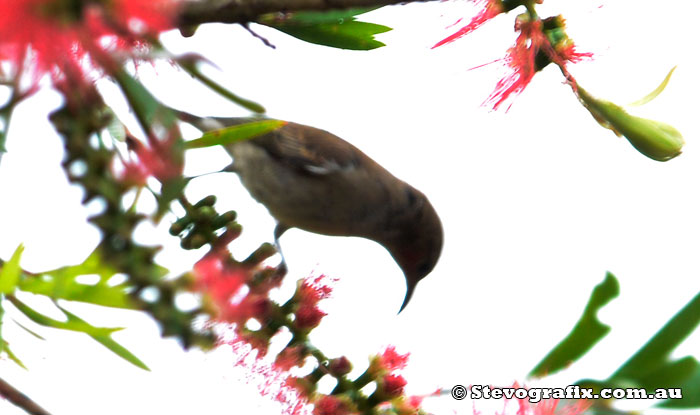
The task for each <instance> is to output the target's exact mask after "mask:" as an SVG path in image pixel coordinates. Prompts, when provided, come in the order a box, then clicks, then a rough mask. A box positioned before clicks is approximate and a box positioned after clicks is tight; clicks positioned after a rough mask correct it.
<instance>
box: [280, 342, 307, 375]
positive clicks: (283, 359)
mask: <svg viewBox="0 0 700 415" xmlns="http://www.w3.org/2000/svg"><path fill="white" fill-rule="evenodd" d="M308 355H309V351H308V349H307V348H306V347H305V346H304V345H297V346H291V347H289V346H288V347H285V348H284V349H283V350H282V351H281V352H280V353H279V354H278V355H277V357H276V358H275V367H277V368H279V369H280V370H283V371H289V369H291V368H293V367H295V366H302V365H303V364H304V359H306V356H308Z"/></svg>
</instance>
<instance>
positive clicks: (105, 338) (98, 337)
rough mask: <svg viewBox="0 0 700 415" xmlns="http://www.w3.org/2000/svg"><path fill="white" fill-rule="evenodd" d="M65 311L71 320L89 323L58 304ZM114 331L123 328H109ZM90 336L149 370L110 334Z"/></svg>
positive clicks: (137, 365)
mask: <svg viewBox="0 0 700 415" xmlns="http://www.w3.org/2000/svg"><path fill="white" fill-rule="evenodd" d="M56 307H58V308H59V309H60V310H61V311H63V313H64V314H65V315H66V317H67V318H68V321H69V322H75V323H77V324H85V325H89V324H88V323H87V322H85V321H84V320H83V319H81V318H80V317H78V316H76V315H75V314H73V313H71V312H70V311H68V310H66V309H64V308H63V307H61V306H59V305H58V304H57V305H56ZM109 330H113V331H117V330H121V328H117V329H109ZM88 334H89V335H90V337H92V338H93V339H95V340H96V341H98V342H99V343H101V344H102V345H103V346H104V347H106V348H108V349H109V350H111V351H112V352H113V353H115V354H116V355H117V356H119V357H121V358H122V359H124V360H126V361H127V362H129V363H131V364H133V365H134V366H136V367H139V368H141V369H143V370H149V371H150V369H149V368H148V366H146V364H145V363H143V362H142V361H141V360H140V359H139V358H138V357H136V356H135V355H134V354H133V353H131V352H130V351H129V350H128V349H126V348H125V347H124V346H122V345H121V344H119V343H117V342H116V341H115V340H114V339H113V338H112V337H110V334H111V332H110V333H109V334H90V333H88Z"/></svg>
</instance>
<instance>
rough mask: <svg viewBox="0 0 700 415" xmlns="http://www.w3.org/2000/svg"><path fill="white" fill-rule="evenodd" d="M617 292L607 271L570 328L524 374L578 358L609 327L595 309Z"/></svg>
mask: <svg viewBox="0 0 700 415" xmlns="http://www.w3.org/2000/svg"><path fill="white" fill-rule="evenodd" d="M619 294H620V285H619V283H618V282H617V279H616V278H615V276H614V275H613V274H611V273H607V275H606V276H605V280H603V282H601V283H600V284H598V285H597V286H596V287H595V288H594V289H593V292H592V293H591V297H590V298H589V300H588V304H587V305H586V308H585V309H584V311H583V315H582V316H581V318H580V319H579V321H578V322H577V323H576V325H575V326H574V328H573V329H572V330H571V332H570V333H569V334H568V335H567V336H566V337H565V338H564V340H562V341H561V342H560V343H559V344H557V345H556V346H555V347H554V349H552V351H550V352H549V353H548V354H547V356H545V357H544V359H542V361H540V362H539V363H538V364H537V366H535V368H534V369H532V371H531V372H530V373H529V374H528V376H532V377H544V376H548V375H551V374H553V373H556V372H558V371H559V370H561V369H563V368H565V367H566V366H568V365H569V364H571V363H572V362H574V361H576V360H578V359H579V358H580V357H581V356H583V355H584V354H585V353H586V352H587V351H588V350H590V348H591V347H593V346H594V345H595V344H596V343H598V342H599V341H600V340H601V339H602V338H603V337H605V336H606V335H607V334H608V332H609V331H610V327H609V326H607V325H605V324H603V323H601V322H600V320H598V311H599V310H600V309H601V308H603V306H605V305H606V304H608V303H609V302H610V301H611V300H612V299H613V298H615V297H617V296H618V295H619Z"/></svg>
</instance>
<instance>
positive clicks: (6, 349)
mask: <svg viewBox="0 0 700 415" xmlns="http://www.w3.org/2000/svg"><path fill="white" fill-rule="evenodd" d="M0 346H1V347H0V350H2V351H3V352H4V353H5V354H7V357H8V358H9V359H10V360H12V361H13V362H15V363H16V364H17V365H18V366H19V367H21V368H22V369H27V366H25V365H24V363H22V361H21V360H19V358H18V357H17V356H16V355H15V354H14V353H12V350H10V344H9V343H8V342H6V341H4V340H0Z"/></svg>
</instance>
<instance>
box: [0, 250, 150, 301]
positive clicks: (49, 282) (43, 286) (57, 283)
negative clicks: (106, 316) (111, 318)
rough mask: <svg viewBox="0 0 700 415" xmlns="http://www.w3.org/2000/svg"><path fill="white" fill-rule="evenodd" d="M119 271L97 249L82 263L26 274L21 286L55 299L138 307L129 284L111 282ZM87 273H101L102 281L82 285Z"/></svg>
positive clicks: (31, 291)
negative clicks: (130, 291)
mask: <svg viewBox="0 0 700 415" xmlns="http://www.w3.org/2000/svg"><path fill="white" fill-rule="evenodd" d="M3 268H4V267H3ZM115 274H117V272H116V271H115V270H114V269H113V268H112V267H110V266H108V265H107V264H106V263H104V261H102V260H101V257H100V254H99V251H97V250H96V251H94V252H93V253H92V254H90V256H88V257H87V259H86V260H85V261H83V263H82V264H78V265H71V266H67V267H61V268H58V269H55V270H52V271H46V272H43V273H41V274H40V275H36V276H34V275H31V276H28V275H26V274H24V275H23V278H22V279H21V280H20V282H19V285H18V287H19V289H20V290H22V291H26V292H30V293H33V294H39V295H45V296H47V297H49V298H51V299H53V300H59V299H62V300H69V301H80V302H83V303H90V304H97V305H101V306H106V307H116V308H127V309H135V308H136V307H135V305H134V304H133V303H132V302H131V300H130V299H129V295H128V294H127V292H126V288H127V284H126V283H121V284H118V285H110V283H109V282H110V279H111V278H112V277H114V276H115ZM83 275H97V276H98V277H99V281H97V283H95V284H90V285H89V284H82V283H80V282H78V281H77V279H78V277H80V276H83Z"/></svg>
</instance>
